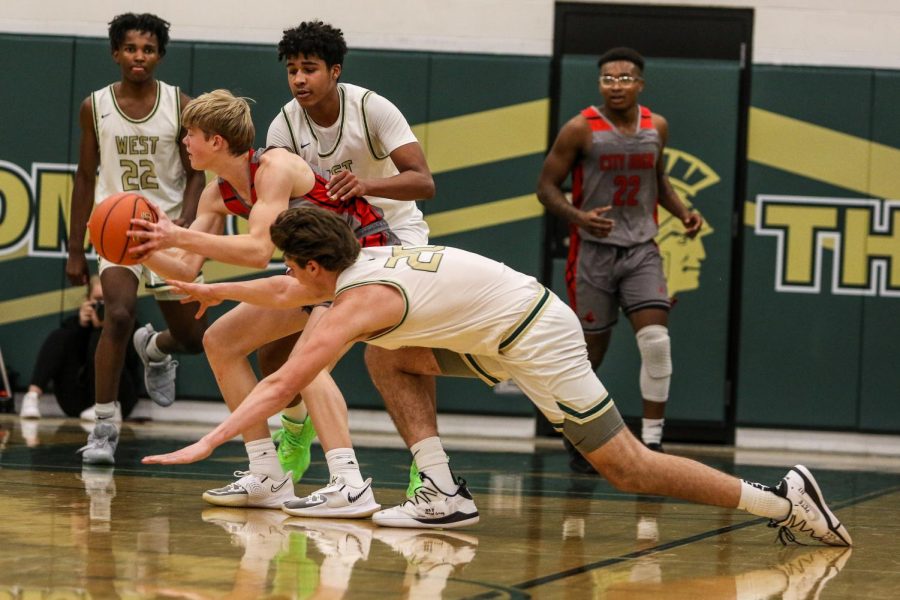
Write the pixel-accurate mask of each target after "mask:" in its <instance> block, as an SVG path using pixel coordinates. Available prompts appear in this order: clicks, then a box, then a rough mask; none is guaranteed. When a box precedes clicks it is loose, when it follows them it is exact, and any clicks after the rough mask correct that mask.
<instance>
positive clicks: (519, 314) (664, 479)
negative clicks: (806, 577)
mask: <svg viewBox="0 0 900 600" xmlns="http://www.w3.org/2000/svg"><path fill="white" fill-rule="evenodd" d="M271 233H272V241H273V242H274V243H275V244H276V246H278V248H279V249H281V250H282V251H283V252H284V257H285V262H286V264H287V265H288V266H289V267H290V269H291V276H292V277H282V278H280V279H282V281H280V282H279V281H277V278H272V277H270V278H266V279H262V280H255V281H249V282H235V283H223V284H214V285H203V284H200V285H198V284H190V283H185V284H176V285H177V286H178V287H180V288H182V289H183V290H184V291H185V292H186V293H188V294H190V295H191V296H193V297H194V298H195V299H196V300H198V301H200V303H201V305H203V306H208V305H215V304H218V303H219V302H221V301H222V300H224V299H232V300H240V301H243V302H251V303H257V304H267V305H281V306H289V305H294V306H297V305H300V304H305V303H310V302H321V301H324V300H331V299H333V301H334V304H333V305H332V306H331V308H330V309H329V310H328V311H326V313H325V314H324V315H323V316H322V318H321V319H320V320H319V321H318V323H316V325H315V326H314V327H313V328H312V329H311V330H309V331H307V334H308V335H307V336H306V337H305V339H304V340H303V341H302V343H301V344H300V345H299V346H298V348H297V351H296V352H294V353H293V354H292V355H291V357H290V358H289V359H288V362H287V363H285V365H284V366H283V367H282V368H281V369H279V370H278V371H277V372H276V373H274V374H272V375H271V376H269V377H267V378H265V379H264V380H262V381H261V382H260V383H259V385H257V387H256V388H254V390H253V392H251V393H250V395H249V396H247V398H246V399H245V400H244V402H243V403H242V404H241V406H240V408H239V409H238V410H236V411H235V412H234V413H233V414H232V415H231V416H230V417H229V418H228V419H227V420H226V421H225V422H224V423H222V424H221V425H220V426H219V427H217V428H216V429H215V430H213V431H212V432H211V433H209V434H207V435H206V436H204V437H203V438H202V439H201V440H200V441H199V442H197V443H195V444H192V445H191V446H188V447H186V448H183V449H182V450H179V451H177V452H174V453H172V454H168V455H163V456H152V457H146V458H145V459H144V462H145V463H148V464H152V463H161V464H180V463H188V462H195V461H197V460H201V459H203V458H205V457H207V456H209V454H210V453H211V452H212V450H213V449H214V448H216V447H217V446H219V445H221V444H223V443H224V442H226V441H228V440H230V439H231V438H232V437H233V436H234V435H236V434H237V433H238V432H240V431H242V430H243V429H244V428H246V427H247V426H249V425H250V424H254V423H260V422H263V421H264V420H265V419H266V418H267V417H268V416H269V415H272V414H274V413H275V412H277V411H278V410H279V409H281V408H282V407H283V406H285V405H286V404H287V403H288V402H289V401H290V399H291V398H292V397H293V395H294V394H296V392H297V390H299V389H302V388H303V387H304V386H305V385H307V384H308V383H309V382H310V381H311V380H312V379H313V378H314V377H315V376H316V374H317V373H318V372H319V370H321V369H322V368H324V367H326V366H327V365H330V364H331V363H332V362H333V361H335V360H336V359H337V358H338V357H339V356H340V355H341V354H342V353H343V352H344V351H345V350H346V348H347V346H348V345H350V344H352V343H354V342H358V341H363V342H366V343H368V344H378V345H380V346H383V347H386V348H398V347H404V348H405V350H402V351H401V352H404V353H407V359H408V360H407V370H408V371H409V372H413V373H416V372H418V373H432V374H437V373H443V372H444V369H443V368H442V364H441V359H440V355H441V354H444V353H445V352H444V350H449V351H451V352H455V353H466V354H468V355H470V356H471V357H473V358H474V359H475V360H477V361H478V363H479V364H480V365H481V366H482V367H483V368H484V370H485V373H487V374H489V375H492V376H505V375H508V376H510V377H511V378H512V379H513V381H515V382H516V383H517V384H518V385H519V386H520V387H521V389H522V390H523V391H524V392H525V394H526V395H527V396H528V397H529V398H530V399H531V400H532V402H534V404H535V405H536V406H537V407H538V408H539V409H540V410H541V412H543V414H544V415H545V416H546V417H547V418H548V419H549V420H550V422H552V423H553V424H554V425H555V426H556V427H557V428H558V429H559V430H561V431H562V432H563V434H564V435H565V436H566V437H568V438H569V439H570V440H571V442H572V443H573V444H574V445H575V446H576V447H577V448H578V449H579V451H580V452H581V453H582V454H584V456H585V458H587V460H588V461H590V463H591V464H592V465H593V466H594V468H595V469H596V470H597V471H598V472H599V473H600V474H601V475H603V476H604V477H605V478H606V479H607V480H608V481H609V482H610V483H612V484H613V485H614V486H615V487H617V488H618V489H620V490H623V491H627V492H631V493H639V494H657V495H664V496H672V497H675V498H681V499H684V500H690V501H693V502H698V503H703V504H711V505H715V506H722V507H728V508H740V509H743V510H746V511H748V512H750V513H752V514H755V515H758V516H763V517H768V518H770V519H772V523H773V524H775V525H776V526H780V527H783V528H788V529H790V530H791V531H789V532H788V534H790V535H784V536H783V537H782V540H784V539H785V538H787V539H791V538H792V536H793V534H794V533H796V534H803V536H804V539H805V538H806V536H809V537H811V538H812V539H814V540H816V541H820V542H823V543H826V544H830V545H838V546H847V545H850V543H851V540H850V535H849V534H848V533H847V530H846V528H845V527H844V526H843V525H842V524H841V522H840V521H839V520H838V518H837V517H836V516H835V515H834V514H833V513H832V512H831V511H830V510H829V509H828V507H827V505H826V504H825V501H824V499H823V497H822V494H821V490H820V489H819V488H818V485H817V484H816V482H815V479H814V478H813V476H812V474H811V473H810V472H809V471H808V470H807V469H806V468H805V467H803V466H800V465H798V466H795V467H794V468H792V469H791V470H790V471H789V472H788V474H787V475H786V476H785V477H784V478H783V479H782V480H781V482H780V483H779V484H778V486H776V487H775V488H770V487H767V486H764V485H761V484H758V483H750V482H746V481H741V480H739V479H736V478H734V477H732V476H730V475H726V474H725V473H722V472H719V471H716V470H714V469H712V468H710V467H707V466H704V465H702V464H700V463H697V462H694V461H692V460H689V459H686V458H682V457H677V456H670V455H666V454H663V453H658V452H653V451H651V450H649V449H647V448H646V447H645V446H644V445H643V444H641V443H640V442H639V441H638V440H637V439H635V437H634V436H633V435H632V434H631V433H630V432H629V430H628V428H626V427H625V426H624V423H623V421H622V418H621V416H619V412H618V410H617V409H616V407H615V404H614V402H613V401H612V398H611V397H610V395H609V393H608V392H607V391H606V389H605V388H604V387H603V385H602V384H601V383H600V381H599V380H598V379H597V376H596V374H595V373H594V372H593V369H591V365H590V362H589V361H588V359H587V350H586V348H585V343H584V340H583V338H581V336H580V334H579V331H580V325H579V321H578V318H577V317H576V316H575V314H574V313H573V312H572V310H571V309H570V308H569V307H568V306H566V305H565V304H564V303H563V302H562V301H561V300H559V298H557V297H556V296H555V295H554V294H553V293H552V292H550V291H548V290H546V289H544V288H543V286H541V285H540V284H539V283H538V282H537V281H535V280H534V278H532V277H530V276H528V275H524V274H522V273H519V272H517V271H514V270H512V269H510V268H508V267H506V266H505V265H502V264H500V263H497V262H495V261H492V260H490V259H488V258H485V257H482V256H478V255H476V254H472V253H469V252H465V251H463V250H458V249H455V248H446V247H441V246H420V247H398V246H394V247H385V248H366V249H363V250H360V247H359V244H358V243H357V242H356V240H355V239H354V238H353V235H352V233H351V231H350V229H349V228H348V227H347V226H346V224H345V223H343V222H342V221H340V220H339V219H338V218H337V217H335V216H334V215H332V214H329V213H326V212H324V211H322V210H320V209H317V208H294V209H290V210H287V211H285V212H284V213H282V214H281V215H280V216H279V217H278V219H277V220H276V222H275V224H274V225H273V226H272V228H271ZM416 345H427V346H428V347H427V348H421V347H420V348H414V347H411V346H416ZM310 409H311V411H312V416H313V420H314V422H316V426H317V427H319V428H320V429H323V430H325V429H326V428H327V429H328V430H329V431H332V430H336V429H344V430H346V427H347V423H346V418H345V417H344V419H343V420H342V421H339V420H336V419H330V417H332V416H333V413H329V411H327V410H323V407H322V406H320V405H316V406H312V405H311V406H310ZM320 417H321V418H322V421H320ZM417 460H418V457H417ZM419 466H420V469H421V473H422V478H423V480H424V484H423V486H422V487H421V488H420V489H419V490H418V491H417V493H416V494H415V496H414V497H412V498H410V499H408V500H407V501H406V502H404V503H403V504H401V505H400V506H398V507H394V508H390V509H387V510H383V511H380V512H377V513H375V514H374V515H373V520H374V521H375V522H376V523H378V524H379V525H386V526H392V527H445V528H447V527H459V526H463V525H468V524H473V523H475V522H477V520H478V513H477V511H476V510H474V504H472V502H471V497H470V495H469V493H468V491H467V490H466V486H465V482H464V481H462V480H460V479H456V480H455V481H454V485H450V486H447V485H446V484H443V483H441V480H445V479H446V478H447V477H450V476H451V475H450V469H449V466H448V465H447V464H446V462H444V463H443V464H442V465H441V464H439V463H435V464H434V465H433V466H423V465H422V464H420V465H419ZM442 470H443V471H444V473H443V474H441V473H439V471H442Z"/></svg>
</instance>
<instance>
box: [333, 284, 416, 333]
mask: <svg viewBox="0 0 900 600" xmlns="http://www.w3.org/2000/svg"><path fill="white" fill-rule="evenodd" d="M364 285H386V286H390V287H392V288H394V289H396V290H397V291H398V292H400V296H401V297H402V298H403V316H402V317H401V318H400V322H398V323H397V324H396V325H394V326H393V327H390V328H388V329H387V330H385V331H382V332H381V333H379V334H377V335H373V336H370V337H368V338H366V339H365V340H363V341H365V342H369V341H372V340H377V339H378V338H382V337H384V336H386V335H387V334H389V333H391V332H392V331H395V330H396V329H397V328H398V327H400V326H401V325H403V323H405V322H406V317H407V315H409V296H408V295H407V294H406V290H405V289H403V286H402V285H400V284H399V283H397V282H396V281H390V280H388V279H369V280H366V281H357V282H354V283H350V284H348V285H345V286H343V287H341V288H338V289H337V290H335V292H334V299H335V300H337V297H338V296H339V295H341V294H343V293H344V292H346V291H347V290H351V289H353V288H358V287H362V286H364Z"/></svg>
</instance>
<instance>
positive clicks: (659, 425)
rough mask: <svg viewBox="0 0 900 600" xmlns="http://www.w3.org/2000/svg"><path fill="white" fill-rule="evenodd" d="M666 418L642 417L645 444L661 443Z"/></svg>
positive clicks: (642, 433) (642, 434)
mask: <svg viewBox="0 0 900 600" xmlns="http://www.w3.org/2000/svg"><path fill="white" fill-rule="evenodd" d="M665 422H666V420H665V419H641V441H643V442H644V443H645V444H661V443H662V433H663V424H664V423H665Z"/></svg>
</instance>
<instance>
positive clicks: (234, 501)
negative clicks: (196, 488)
mask: <svg viewBox="0 0 900 600" xmlns="http://www.w3.org/2000/svg"><path fill="white" fill-rule="evenodd" d="M234 476H235V477H237V478H238V480H237V481H234V482H232V483H229V484H228V485H226V486H225V487H220V488H214V489H211V490H206V491H205V492H203V499H204V500H206V501H207V502H209V503H210V504H215V505H216V506H231V507H239V508H281V505H282V504H284V503H285V502H287V501H288V500H294V499H296V496H294V482H293V481H291V474H290V473H287V474H286V475H285V476H284V479H273V478H272V477H269V476H268V475H261V474H256V473H251V472H250V471H235V472H234Z"/></svg>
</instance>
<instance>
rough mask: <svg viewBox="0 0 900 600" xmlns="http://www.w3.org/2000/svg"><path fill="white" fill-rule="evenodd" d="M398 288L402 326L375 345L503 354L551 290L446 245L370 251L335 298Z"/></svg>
mask: <svg viewBox="0 0 900 600" xmlns="http://www.w3.org/2000/svg"><path fill="white" fill-rule="evenodd" d="M373 284H375V285H388V286H392V287H394V288H396V289H397V290H398V291H399V292H400V293H401V294H402V296H403V299H404V301H405V303H406V312H405V315H404V317H403V320H402V321H401V322H400V323H399V324H398V325H397V326H396V327H394V328H393V329H391V330H389V331H387V332H384V333H382V334H380V335H378V336H375V337H373V338H371V339H369V340H367V342H368V343H370V344H373V345H376V346H381V347H384V348H400V347H402V346H418V347H426V348H446V349H448V350H453V351H455V352H459V353H462V354H479V355H497V354H499V353H501V352H503V351H504V350H507V349H510V348H512V347H513V346H514V345H515V343H516V341H518V339H520V337H521V336H522V335H523V334H524V333H525V332H526V331H527V330H528V328H529V326H530V325H531V323H532V322H533V321H534V320H535V318H536V317H537V316H538V315H539V314H540V312H541V310H542V308H543V307H544V306H545V305H546V303H547V301H548V300H549V298H550V295H551V292H549V291H548V290H547V289H546V288H544V286H542V285H541V284H540V283H538V281H537V280H536V279H535V278H534V277H531V276H529V275H525V274H523V273H519V272H518V271H515V270H513V269H510V268H509V267H507V266H506V265H504V264H502V263H499V262H496V261H494V260H491V259H489V258H485V257H483V256H480V255H478V254H473V253H471V252H466V251H465V250H460V249H458V248H450V247H447V246H388V247H383V248H363V249H362V252H361V253H360V255H359V258H358V259H357V261H356V262H355V263H354V264H353V265H351V266H350V267H349V268H348V269H346V270H345V271H343V272H342V273H341V274H340V276H339V277H338V280H337V290H336V294H335V295H336V296H340V294H341V293H343V292H345V291H347V290H349V289H352V288H355V287H358V286H362V285H373Z"/></svg>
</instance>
